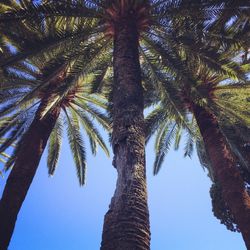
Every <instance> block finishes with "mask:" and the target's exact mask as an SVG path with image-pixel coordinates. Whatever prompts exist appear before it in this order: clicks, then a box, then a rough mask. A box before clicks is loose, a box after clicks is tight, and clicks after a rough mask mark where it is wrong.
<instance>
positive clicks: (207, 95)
mask: <svg viewBox="0 0 250 250" xmlns="http://www.w3.org/2000/svg"><path fill="white" fill-rule="evenodd" d="M211 53H212V51H211ZM225 62H226V58H225V54H224V53H223V54H222V57H221V58H218V61H217V63H218V65H219V64H220V65H221V66H219V67H218V70H219V71H220V72H221V73H219V72H214V71H213V70H211V69H210V70H209V68H208V67H207V66H206V65H205V66H203V65H202V64H200V63H199V64H198V65H196V64H195V61H192V60H191V58H189V61H188V62H187V61H185V60H183V64H182V65H181V66H182V67H185V71H186V73H188V74H187V75H188V78H187V77H186V75H185V74H182V75H181V74H179V75H177V76H176V77H175V78H174V83H173V84H172V86H171V85H170V84H171V81H168V82H167V80H166V79H164V73H161V74H159V73H158V74H157V76H158V77H159V80H161V79H162V84H164V83H165V85H164V86H165V89H166V90H165V92H164V91H162V96H163V99H162V104H161V105H162V106H160V107H159V108H157V109H156V110H155V111H154V112H153V113H152V114H151V115H150V116H149V118H148V124H149V125H148V126H149V127H150V128H151V129H152V128H153V130H154V131H155V130H156V129H158V133H157V137H156V150H157V157H156V160H155V165H154V173H155V174H156V173H157V172H158V171H159V169H160V166H161V164H162V162H163V159H164V157H165V154H166V153H167V150H168V149H169V146H170V144H171V140H172V139H173V138H176V141H179V140H180V139H179V137H180V135H179V134H180V129H181V128H182V126H183V121H185V120H183V119H182V120H181V119H178V120H176V118H175V116H173V115H172V119H171V111H169V96H172V97H174V96H179V97H180V98H179V100H178V99H177V98H176V99H174V100H173V99H172V100H171V102H172V103H173V104H174V105H175V107H178V109H177V111H178V110H180V111H179V113H184V112H185V110H186V113H189V112H190V113H191V114H193V117H194V118H195V121H196V124H197V126H198V128H199V130H200V133H201V137H202V140H203V142H204V146H205V151H206V152H207V155H208V158H209V161H210V162H211V169H212V171H211V172H212V176H213V179H214V181H215V182H218V183H219V185H220V187H221V190H222V197H223V199H224V201H225V202H226V204H227V205H228V207H229V209H230V211H231V213H232V215H233V217H234V218H235V221H236V222H237V225H238V227H239V229H240V231H241V233H242V235H243V238H244V240H245V243H246V246H247V247H248V248H249V246H250V245H249V244H250V242H249V238H250V237H249V228H250V224H249V222H250V220H249V219H250V217H249V216H250V212H249V211H250V197H249V194H248V192H247V190H246V188H245V183H244V180H243V178H242V176H241V173H240V170H239V169H238V167H237V161H236V159H235V157H234V156H233V154H234V153H235V154H236V156H237V157H238V158H239V160H241V163H243V162H245V164H244V165H243V164H242V166H244V167H245V170H246V171H247V172H248V173H249V170H250V169H249V162H248V163H246V162H247V159H246V157H244V155H243V154H242V153H243V152H242V151H243V150H242V149H241V148H240V147H239V143H236V140H235V138H234V140H233V138H232V135H231V136H230V134H229V132H228V129H227V130H226V128H225V124H229V126H230V127H232V126H234V127H235V129H236V130H239V128H240V126H241V127H242V126H243V127H244V126H245V127H246V128H247V126H249V122H250V121H249V114H248V113H247V112H248V111H247V110H245V108H246V105H245V106H243V104H242V103H241V101H239V99H240V98H239V94H238V96H236V95H235V93H237V91H238V92H239V91H241V93H242V92H245V95H246V96H249V84H246V85H244V84H243V85H242V84H239V83H238V84H237V85H236V84H234V85H230V82H229V80H230V79H227V77H225V73H226V72H228V75H230V76H231V77H233V76H234V77H236V75H237V74H239V73H240V71H239V69H237V67H236V66H237V65H235V63H234V62H227V64H224V66H223V63H225ZM246 66H247V65H244V66H243V67H245V68H246ZM218 70H217V71H218ZM234 70H236V71H234ZM223 71H224V73H223ZM163 72H164V70H163ZM237 72H238V73H237ZM223 81H224V83H222V84H223V85H222V86H220V85H219V83H220V82H223ZM225 82H227V84H228V85H225ZM231 82H232V80H231ZM177 83H178V84H179V87H178V84H177ZM190 83H192V84H190ZM239 88H240V89H239ZM233 90H234V91H235V92H233V93H234V95H233V94H232V93H231V95H232V96H233V98H232V100H233V101H230V100H227V99H226V98H228V93H230V91H231V92H232V91H233ZM216 91H218V92H219V93H220V96H219V95H218V94H216ZM247 91H248V92H247ZM170 93H171V94H170ZM222 94H224V95H225V96H224V97H223V95H222ZM246 96H245V98H246ZM176 100H177V101H176ZM240 100H241V99H240ZM172 106H173V105H172ZM177 115H178V114H177ZM166 117H168V118H170V119H168V120H166ZM159 118H160V122H159V121H158V122H157V121H156V119H159ZM222 118H223V120H222ZM222 121H223V123H222ZM190 123H191V124H190V125H189V128H188V126H186V128H188V129H189V132H190V135H191V137H189V140H188V143H187V147H186V149H187V153H186V154H189V153H188V152H190V149H191V150H192V148H193V147H192V142H193V140H194V139H193V138H194V136H195V134H196V133H194V129H192V122H191V121H190ZM186 124H189V123H188V122H186ZM223 124H224V125H223ZM236 125H237V126H236ZM237 128H238V129H237ZM151 133H152V131H151ZM149 135H151V134H149ZM238 140H239V138H238ZM190 143H191V144H190ZM241 144H244V143H243V141H242V142H241ZM210 176H211V174H210ZM236 194H237V195H236Z"/></svg>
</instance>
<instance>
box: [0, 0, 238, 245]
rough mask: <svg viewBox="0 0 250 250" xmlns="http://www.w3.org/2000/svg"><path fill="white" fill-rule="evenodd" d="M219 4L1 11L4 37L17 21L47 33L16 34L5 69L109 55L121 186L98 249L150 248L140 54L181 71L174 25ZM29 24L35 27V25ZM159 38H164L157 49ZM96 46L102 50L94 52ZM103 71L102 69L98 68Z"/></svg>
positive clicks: (100, 1) (98, 2) (101, 0)
mask: <svg viewBox="0 0 250 250" xmlns="http://www.w3.org/2000/svg"><path fill="white" fill-rule="evenodd" d="M7 2H9V1H7ZM10 2H12V1H10ZM223 3H224V2H223V1H209V2H207V1H202V0H200V1H196V2H195V3H193V2H190V1H174V0H173V1H162V0H136V1H134V0H120V1H114V0H89V1H80V0H79V1H68V0H67V1H66V0H62V1H43V4H40V3H38V4H35V3H30V1H24V0H23V1H20V4H19V5H18V6H15V8H14V9H13V8H12V9H11V8H10V9H8V8H7V9H6V7H5V8H4V9H5V10H4V13H3V14H2V15H0V21H1V22H2V24H6V22H8V23H9V24H14V25H13V27H12V29H10V30H7V29H6V26H3V25H2V26H1V31H3V32H4V33H5V34H7V35H8V36H9V37H12V38H14V37H15V36H16V37H17V36H18V33H20V30H21V29H20V30H19V31H18V28H19V27H20V23H21V25H23V24H25V25H28V26H29V27H30V28H33V29H34V27H42V28H43V29H44V33H45V36H40V37H36V39H34V38H32V37H30V36H26V37H25V36H24V35H23V36H21V39H18V41H17V45H19V46H20V45H21V44H22V43H23V42H26V44H27V45H28V44H29V46H26V47H23V48H22V49H19V52H18V53H17V54H15V55H14V56H6V57H5V58H4V60H1V63H0V65H1V67H3V68H6V67H8V66H10V65H12V64H15V63H17V62H18V61H21V60H23V59H26V58H31V57H36V56H37V55H38V54H41V53H42V52H43V51H50V52H53V53H54V55H55V57H57V56H58V55H61V54H63V53H66V54H67V59H68V60H70V59H72V58H74V60H77V61H78V62H79V67H80V66H81V65H82V63H83V62H84V60H86V58H85V57H83V56H82V50H83V49H84V48H85V49H87V48H88V49H89V50H91V53H93V54H95V52H98V53H101V51H102V53H103V51H104V50H105V51H106V52H107V51H111V53H112V55H113V69H114V84H113V86H112V87H113V89H112V96H111V99H110V100H111V102H112V106H111V114H112V119H113V131H112V146H113V152H114V161H113V163H114V166H115V168H116V169H117V171H118V180H117V187H116V191H115V194H114V197H113V199H112V201H111V205H110V208H109V211H108V213H107V214H106V216H105V223H104V228H103V238H102V246H101V248H102V249H137V248H138V249H149V245H150V230H149V215H148V206H147V188H146V175H145V152H144V147H145V136H144V118H143V108H144V100H143V85H142V79H141V78H142V75H141V69H140V56H141V60H143V58H144V59H145V57H143V54H144V53H143V51H144V50H145V48H147V47H152V46H153V47H154V48H155V49H154V51H155V53H154V56H156V57H158V59H159V60H161V56H162V54H163V55H164V64H165V66H166V67H168V70H169V71H173V70H176V67H175V68H173V65H176V64H177V65H178V61H176V60H175V57H174V56H173V55H172V54H171V50H172V47H175V44H183V45H184V46H186V47H188V46H189V45H190V41H189V40H188V39H186V37H184V36H181V35H180V36H175V32H174V30H173V26H174V25H175V23H176V22H178V19H181V18H182V17H183V16H185V14H187V11H188V13H189V14H190V15H191V16H196V17H197V18H203V19H206V17H208V18H207V21H208V22H209V21H210V22H211V21H213V20H212V18H211V16H209V14H211V13H212V14H213V16H214V15H216V11H214V10H217V8H218V7H220V9H223ZM230 4H231V5H230ZM230 4H229V7H230V6H233V7H234V9H237V10H238V9H239V8H237V7H238V6H236V5H235V1H232V3H231V1H230ZM210 7H211V8H210ZM226 7H228V5H226ZM204 13H206V15H204ZM218 13H219V14H220V13H221V11H218ZM173 19H174V20H175V21H173ZM20 20H21V21H22V22H20ZM28 22H30V23H32V22H33V25H32V24H31V25H30V24H28ZM51 24H53V25H54V27H56V29H55V30H54V31H56V32H53V33H50V28H49V27H50V25H51ZM14 26H15V27H14ZM197 28H199V27H198V26H197ZM203 28H204V27H203V26H202V27H201V29H200V32H201V33H200V34H201V35H202V34H203ZM161 36H163V37H164V40H161V44H158V43H159V42H160V40H159V37H161ZM19 37H20V36H19ZM93 41H94V42H93ZM95 43H97V44H99V45H100V47H99V48H96V47H94V49H92V48H93V47H92V46H93V44H95ZM162 43H164V44H166V45H167V46H168V51H167V53H166V51H163V53H162V51H161V49H160V47H159V45H162ZM139 45H141V47H139ZM69 49H70V50H71V51H70V52H69ZM98 53H96V54H98ZM192 53H194V54H195V55H196V56H197V58H202V59H201V60H207V61H208V62H209V60H208V58H209V57H210V55H209V51H208V52H206V51H196V50H192ZM99 59H100V58H99ZM99 61H100V60H99ZM95 62H97V61H95ZM210 63H211V60H210ZM105 68H106V66H105V65H103V70H105ZM100 75H101V74H100ZM155 88H158V86H155Z"/></svg>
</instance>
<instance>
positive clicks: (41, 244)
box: [0, 140, 246, 250]
mask: <svg viewBox="0 0 250 250" xmlns="http://www.w3.org/2000/svg"><path fill="white" fill-rule="evenodd" d="M153 159H154V151H153V143H150V144H149V146H148V147H147V182H148V195H149V210H150V221H151V234H152V235H151V237H152V240H151V250H167V249H170V250H224V249H226V250H244V249H246V248H245V247H244V242H243V240H242V238H241V235H240V234H239V233H233V232H230V231H228V230H227V229H226V227H225V226H224V225H221V224H220V222H219V221H218V220H217V219H216V218H215V217H214V216H213V214H212V208H211V200H210V196H209V188H210V185H211V184H210V181H209V178H208V177H207V174H206V173H205V172H204V171H203V169H202V168H201V167H200V165H199V163H198V159H197V156H196V155H195V154H194V155H193V157H192V159H189V158H184V157H183V151H181V150H180V151H178V152H175V151H170V153H169V154H168V156H167V158H166V160H165V162H164V165H163V168H162V169H161V171H160V173H159V174H158V175H157V176H153V174H152V165H153ZM111 162H112V158H110V159H108V158H107V157H106V155H104V153H103V152H101V150H99V152H98V155H97V157H95V158H94V157H92V156H91V155H90V154H88V170H87V183H86V185H85V186H84V187H80V186H79V184H78V180H77V177H76V171H75V167H74V165H73V164H72V158H71V155H70V153H69V148H68V145H67V141H66V140H65V141H64V145H63V150H62V154H61V157H60V162H59V166H58V169H57V171H56V174H55V175H54V176H53V177H48V174H47V167H46V153H45V154H44V156H43V158H42V160H41V162H40V165H39V168H38V171H37V174H36V176H35V178H34V180H33V183H32V185H31V187H30V190H29V193H28V195H27V197H26V200H25V202H24V204H23V206H22V209H21V211H20V213H19V216H18V221H17V223H16V227H15V231H14V234H13V237H12V240H11V243H10V246H9V250H78V249H84V250H96V249H99V247H100V242H101V233H102V225H103V218H104V215H105V212H106V211H107V209H108V205H109V202H110V199H111V197H112V195H113V192H114V189H115V182H116V170H115V169H114V168H113V167H112V164H111ZM5 181H6V177H5V178H4V179H1V178H0V193H2V190H3V186H4V182H5Z"/></svg>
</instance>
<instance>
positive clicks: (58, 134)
mask: <svg viewBox="0 0 250 250" xmlns="http://www.w3.org/2000/svg"><path fill="white" fill-rule="evenodd" d="M62 133H63V124H62V121H61V118H59V119H58V120H57V122H56V124H55V127H54V128H53V131H52V133H51V135H50V137H49V145H48V158H47V166H48V169H49V175H51V176H53V175H54V173H55V170H56V166H57V163H58V159H59V155H60V149H61V145H62Z"/></svg>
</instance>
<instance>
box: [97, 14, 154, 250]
mask: <svg viewBox="0 0 250 250" xmlns="http://www.w3.org/2000/svg"><path fill="white" fill-rule="evenodd" d="M140 72H141V70H140V63H139V52H138V31H137V27H136V20H135V18H134V15H133V13H131V12H129V13H127V14H125V16H124V18H121V20H120V21H119V22H117V23H116V24H115V37H114V90H113V91H114V92H113V110H112V115H113V134H112V145H113V151H114V161H113V165H114V166H115V168H116V169H117V172H118V179H117V184H116V190H115V194H114V196H113V198H112V200H111V204H110V207H109V211H108V212H107V214H106V215H105V220H104V226H103V235H102V244H101V249H102V250H113V249H116V250H117V249H120V250H125V249H126V250H128V249H129V250H133V249H143V250H148V249H149V248H150V230H149V213H148V205H147V187H146V173H145V136H144V117H143V88H142V84H141V75H140Z"/></svg>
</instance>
